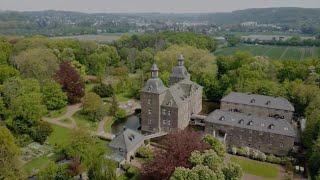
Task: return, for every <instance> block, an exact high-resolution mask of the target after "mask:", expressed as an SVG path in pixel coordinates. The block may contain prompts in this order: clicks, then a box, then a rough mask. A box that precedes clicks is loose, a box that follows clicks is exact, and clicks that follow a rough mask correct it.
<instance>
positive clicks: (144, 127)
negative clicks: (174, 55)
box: [140, 55, 202, 134]
mask: <svg viewBox="0 0 320 180" xmlns="http://www.w3.org/2000/svg"><path fill="white" fill-rule="evenodd" d="M158 73H159V69H158V67H157V65H156V64H153V65H152V67H151V78H150V79H149V80H148V81H147V82H146V84H145V86H144V87H143V89H142V90H141V94H140V100H141V131H142V132H144V133H147V134H154V133H160V132H171V131H175V130H179V129H184V128H186V127H187V126H188V124H189V121H190V117H191V115H192V114H198V113H199V112H200V111H201V110H202V87H201V86H200V85H198V84H196V83H194V82H192V81H191V80H190V74H189V73H188V71H187V69H186V68H185V66H184V57H183V55H180V56H179V58H178V65H177V66H175V67H174V68H173V69H172V73H171V75H170V78H169V87H165V86H164V84H163V82H162V80H161V79H160V78H159V77H158Z"/></svg>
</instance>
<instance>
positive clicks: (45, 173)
mask: <svg viewBox="0 0 320 180" xmlns="http://www.w3.org/2000/svg"><path fill="white" fill-rule="evenodd" d="M37 178H38V179H39V180H48V179H52V180H71V179H73V177H71V176H70V175H69V174H68V173H67V165H57V164H55V163H54V162H50V163H49V164H48V166H47V167H46V168H45V169H43V170H41V171H40V172H39V173H38V175H37Z"/></svg>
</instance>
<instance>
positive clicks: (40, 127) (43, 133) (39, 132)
mask: <svg viewBox="0 0 320 180" xmlns="http://www.w3.org/2000/svg"><path fill="white" fill-rule="evenodd" d="M30 131H31V132H30V137H31V138H32V139H33V140H34V141H36V142H39V143H40V144H43V143H44V142H45V141H46V139H47V137H48V136H49V135H50V134H51V133H52V131H53V129H52V128H51V126H50V124H49V123H47V122H44V121H40V122H39V123H38V124H37V125H36V126H34V127H32V128H31V130H30Z"/></svg>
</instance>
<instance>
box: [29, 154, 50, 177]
mask: <svg viewBox="0 0 320 180" xmlns="http://www.w3.org/2000/svg"><path fill="white" fill-rule="evenodd" d="M50 161H51V160H50V158H49V157H46V156H43V157H39V158H36V159H34V160H32V161H30V162H28V163H26V164H25V165H24V166H23V169H24V170H25V172H26V173H27V174H28V175H31V174H33V170H41V169H43V168H45V167H46V166H47V165H48V164H49V163H50Z"/></svg>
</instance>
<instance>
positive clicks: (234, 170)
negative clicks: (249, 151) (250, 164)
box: [222, 162, 243, 180]
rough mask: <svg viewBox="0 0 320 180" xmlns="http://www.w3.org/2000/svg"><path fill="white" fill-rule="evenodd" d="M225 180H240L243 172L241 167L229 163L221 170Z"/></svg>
mask: <svg viewBox="0 0 320 180" xmlns="http://www.w3.org/2000/svg"><path fill="white" fill-rule="evenodd" d="M222 171H223V174H224V177H225V180H240V179H241V177H242V175H243V172H242V169H241V167H240V166H239V165H238V164H235V163H232V162H231V163H229V164H227V165H226V166H225V167H223V169H222Z"/></svg>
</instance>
